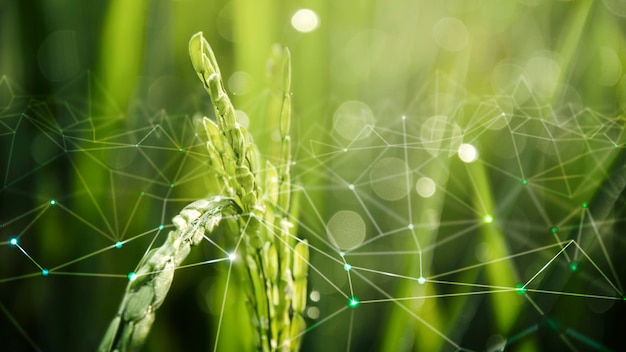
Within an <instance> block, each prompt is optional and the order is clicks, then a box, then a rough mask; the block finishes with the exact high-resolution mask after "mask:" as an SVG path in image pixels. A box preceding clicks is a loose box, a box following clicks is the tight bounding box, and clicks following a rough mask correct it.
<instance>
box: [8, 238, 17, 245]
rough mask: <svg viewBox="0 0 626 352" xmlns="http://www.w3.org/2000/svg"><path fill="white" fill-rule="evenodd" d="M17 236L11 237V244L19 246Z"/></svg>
mask: <svg viewBox="0 0 626 352" xmlns="http://www.w3.org/2000/svg"><path fill="white" fill-rule="evenodd" d="M17 242H18V241H17V237H12V238H11V239H9V244H10V245H11V246H17Z"/></svg>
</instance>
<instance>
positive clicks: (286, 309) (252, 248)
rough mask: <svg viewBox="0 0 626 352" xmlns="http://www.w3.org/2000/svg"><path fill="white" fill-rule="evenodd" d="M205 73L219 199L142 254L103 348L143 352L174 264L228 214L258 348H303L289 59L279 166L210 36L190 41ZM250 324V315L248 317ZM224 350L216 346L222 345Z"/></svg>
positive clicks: (201, 204) (302, 260) (303, 261)
mask: <svg viewBox="0 0 626 352" xmlns="http://www.w3.org/2000/svg"><path fill="white" fill-rule="evenodd" d="M189 55H190V57H191V62H192V64H193V67H194V69H195V70H196V72H197V73H198V77H199V78H200V80H201V81H202V83H203V84H204V87H205V88H206V90H207V92H208V93H209V95H210V96H211V98H212V99H213V105H214V108H215V116H216V117H217V123H215V122H213V121H212V120H210V119H209V118H207V117H205V118H204V120H203V123H204V128H205V131H206V136H207V143H206V147H207V151H208V155H207V158H208V159H209V160H210V165H211V167H212V172H211V175H212V180H213V181H214V187H213V192H215V194H217V195H214V196H211V197H210V198H208V199H204V200H198V201H196V202H194V203H191V204H189V205H188V206H186V207H185V208H184V209H183V210H182V211H181V212H180V213H179V215H177V216H176V217H174V219H173V220H172V221H173V223H174V225H175V227H176V230H174V231H171V232H170V233H169V235H168V237H167V239H166V240H165V242H164V243H163V244H162V245H161V246H160V247H158V248H155V249H152V250H151V251H150V252H149V253H148V254H147V255H146V256H145V257H144V258H143V259H142V263H141V265H140V266H139V269H138V270H137V272H136V273H132V274H131V276H130V277H129V280H130V282H129V283H128V286H127V288H126V293H125V295H124V298H123V299H122V302H121V304H120V308H119V310H118V312H117V315H116V316H115V318H114V319H113V321H112V322H111V324H110V326H109V328H108V330H107V332H106V334H105V336H104V339H103V340H102V343H101V344H100V348H99V350H100V351H136V350H139V349H140V348H141V347H142V346H143V344H144V342H145V340H146V338H147V336H148V333H149V332H150V328H151V326H152V323H153V321H154V319H155V317H156V311H157V309H158V308H159V307H160V306H161V305H162V304H163V302H164V300H165V297H166V296H167V293H168V291H169V288H170V286H171V284H172V280H173V278H174V272H175V270H176V269H177V268H178V267H179V266H180V264H181V263H182V262H183V261H184V260H185V258H186V257H187V255H188V254H189V252H190V250H191V247H192V246H195V245H197V244H198V243H200V242H201V241H202V240H203V239H204V238H205V236H212V235H213V234H214V232H216V229H217V227H218V226H219V224H220V222H221V221H222V220H225V221H226V222H228V224H227V225H226V227H227V229H226V231H225V236H229V237H230V238H232V239H233V240H234V241H235V242H236V243H237V245H236V248H237V249H236V251H235V252H234V253H232V254H231V256H232V258H231V260H232V261H237V259H236V258H237V257H241V259H240V260H239V261H241V262H242V263H241V264H239V265H240V266H241V267H242V268H241V269H242V270H241V272H242V274H243V276H245V277H243V278H242V279H244V280H245V292H246V297H247V303H248V308H249V312H250V316H251V321H252V324H253V326H254V328H255V331H256V340H255V341H256V345H257V348H258V350H261V351H277V350H281V351H296V350H298V347H299V345H300V339H301V334H302V332H303V330H304V328H305V323H304V319H303V317H302V312H303V310H304V308H305V305H306V297H307V267H308V257H309V255H308V247H307V242H306V240H304V241H303V240H300V239H298V238H297V237H296V236H295V235H294V234H293V229H294V226H293V224H292V223H291V222H290V221H289V216H288V212H289V208H290V182H291V181H290V177H289V168H290V164H291V144H290V137H289V120H290V118H291V116H290V113H291V103H290V99H291V96H290V94H291V93H290V79H291V77H290V76H291V72H290V58H289V51H287V50H285V52H284V54H283V55H284V56H283V58H282V68H283V70H282V79H283V91H284V94H283V100H282V109H281V116H280V121H281V124H280V133H281V137H282V159H281V160H280V164H279V165H278V168H277V167H275V166H274V165H272V164H271V163H270V162H267V163H266V164H265V165H264V168H262V167H261V165H262V164H261V162H260V156H259V153H258V150H257V149H256V146H255V145H254V143H253V141H252V138H251V137H250V135H249V134H248V132H247V131H246V129H245V128H244V127H243V126H241V125H240V124H239V123H238V122H237V120H236V112H235V109H234V107H233V106H232V103H231V102H230V99H229V98H228V95H227V93H226V92H225V90H224V84H223V81H222V78H221V74H220V71H219V67H218V65H217V61H216V60H215V55H214V54H213V51H212V50H211V47H210V46H209V44H208V42H207V41H206V40H205V39H204V37H203V36H202V33H201V32H200V33H197V34H195V35H194V36H193V37H192V38H191V40H190V42H189ZM245 320H246V321H247V319H245ZM216 346H217V344H216Z"/></svg>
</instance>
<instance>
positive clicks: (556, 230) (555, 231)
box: [550, 226, 559, 233]
mask: <svg viewBox="0 0 626 352" xmlns="http://www.w3.org/2000/svg"><path fill="white" fill-rule="evenodd" d="M550 232H552V233H557V232H559V228H558V227H556V226H552V227H551V228H550Z"/></svg>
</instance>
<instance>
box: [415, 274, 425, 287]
mask: <svg viewBox="0 0 626 352" xmlns="http://www.w3.org/2000/svg"><path fill="white" fill-rule="evenodd" d="M417 283H418V284H420V285H423V284H425V283H426V278H425V277H423V276H420V277H418V278H417Z"/></svg>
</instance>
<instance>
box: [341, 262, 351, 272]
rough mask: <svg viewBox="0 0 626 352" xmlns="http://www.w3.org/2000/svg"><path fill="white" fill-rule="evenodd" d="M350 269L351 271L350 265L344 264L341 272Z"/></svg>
mask: <svg viewBox="0 0 626 352" xmlns="http://www.w3.org/2000/svg"><path fill="white" fill-rule="evenodd" d="M350 269H352V265H350V264H348V263H346V264H344V265H343V270H345V271H350Z"/></svg>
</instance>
